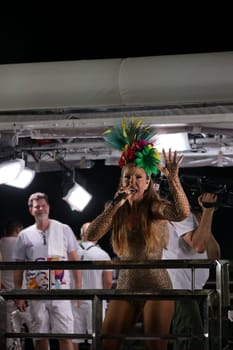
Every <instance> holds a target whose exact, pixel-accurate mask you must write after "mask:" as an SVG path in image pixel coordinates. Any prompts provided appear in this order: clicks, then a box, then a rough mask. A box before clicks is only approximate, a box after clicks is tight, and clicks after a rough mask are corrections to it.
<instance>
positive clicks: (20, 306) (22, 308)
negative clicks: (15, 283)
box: [15, 300, 27, 312]
mask: <svg viewBox="0 0 233 350" xmlns="http://www.w3.org/2000/svg"><path fill="white" fill-rule="evenodd" d="M15 305H16V307H17V309H19V311H21V312H25V311H26V308H27V305H26V302H25V301H24V300H15Z"/></svg>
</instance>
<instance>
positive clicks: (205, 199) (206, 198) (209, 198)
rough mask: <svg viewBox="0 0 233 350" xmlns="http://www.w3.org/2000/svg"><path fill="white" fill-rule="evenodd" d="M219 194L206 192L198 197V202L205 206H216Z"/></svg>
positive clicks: (202, 206)
mask: <svg viewBox="0 0 233 350" xmlns="http://www.w3.org/2000/svg"><path fill="white" fill-rule="evenodd" d="M217 199H218V196H217V195H216V194H215V193H208V192H205V193H203V194H201V195H200V196H199V197H198V204H199V205H200V207H201V208H202V209H203V208H215V207H216V203H217Z"/></svg>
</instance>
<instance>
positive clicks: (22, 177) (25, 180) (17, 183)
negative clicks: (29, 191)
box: [6, 168, 35, 188]
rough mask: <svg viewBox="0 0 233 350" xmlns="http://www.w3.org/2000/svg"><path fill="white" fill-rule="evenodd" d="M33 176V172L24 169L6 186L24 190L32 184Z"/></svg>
mask: <svg viewBox="0 0 233 350" xmlns="http://www.w3.org/2000/svg"><path fill="white" fill-rule="evenodd" d="M34 176H35V171H34V170H32V169H28V168H25V169H23V170H22V171H21V172H20V173H19V175H18V176H17V177H16V178H15V179H13V180H12V181H8V182H7V183H6V185H8V186H13V187H17V188H26V187H27V186H28V185H30V183H31V182H32V180H33V179H34Z"/></svg>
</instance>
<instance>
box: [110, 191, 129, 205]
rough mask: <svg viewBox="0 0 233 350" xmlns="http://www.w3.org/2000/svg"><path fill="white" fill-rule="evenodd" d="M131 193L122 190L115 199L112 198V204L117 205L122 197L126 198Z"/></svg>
mask: <svg viewBox="0 0 233 350" xmlns="http://www.w3.org/2000/svg"><path fill="white" fill-rule="evenodd" d="M128 194H129V193H127V192H122V193H119V194H118V195H117V196H116V197H115V198H114V199H113V200H112V203H111V204H112V206H114V205H116V204H117V203H119V202H120V201H121V200H122V199H124V198H125V197H127V196H128Z"/></svg>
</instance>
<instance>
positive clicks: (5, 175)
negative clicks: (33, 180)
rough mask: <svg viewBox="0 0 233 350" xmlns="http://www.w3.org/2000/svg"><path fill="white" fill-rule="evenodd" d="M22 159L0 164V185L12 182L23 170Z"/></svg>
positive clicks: (23, 163)
mask: <svg viewBox="0 0 233 350" xmlns="http://www.w3.org/2000/svg"><path fill="white" fill-rule="evenodd" d="M24 166H25V162H24V160H23V159H14V160H9V161H6V162H3V163H1V164H0V185H2V184H6V183H7V182H9V181H13V180H14V179H15V178H16V177H17V176H18V175H19V173H20V172H21V171H22V170H23V169H24Z"/></svg>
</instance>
